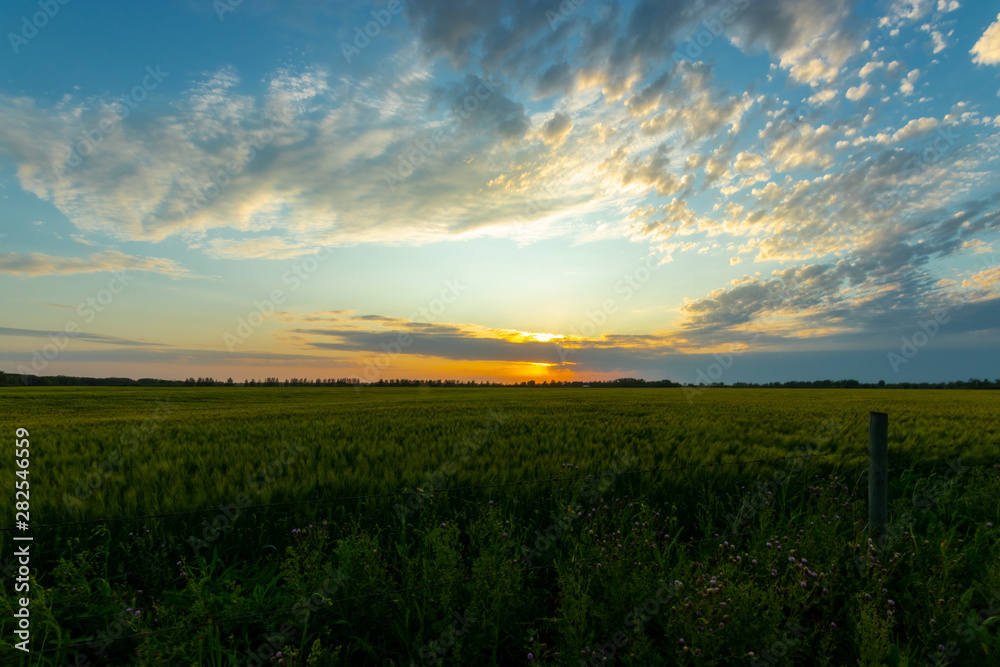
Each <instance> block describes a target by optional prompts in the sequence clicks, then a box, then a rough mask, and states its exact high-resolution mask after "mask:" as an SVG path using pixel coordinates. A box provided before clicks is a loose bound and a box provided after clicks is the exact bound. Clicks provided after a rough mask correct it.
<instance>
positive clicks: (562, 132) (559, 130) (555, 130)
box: [542, 111, 573, 145]
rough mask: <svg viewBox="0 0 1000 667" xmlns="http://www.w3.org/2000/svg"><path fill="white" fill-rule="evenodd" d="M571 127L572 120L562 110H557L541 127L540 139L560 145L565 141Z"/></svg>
mask: <svg viewBox="0 0 1000 667" xmlns="http://www.w3.org/2000/svg"><path fill="white" fill-rule="evenodd" d="M572 129H573V120H572V119H571V118H570V117H569V114H567V113H566V112H564V111H557V112H556V114H555V115H554V116H553V117H552V119H551V120H549V121H548V122H547V123H545V126H544V127H543V128H542V141H544V142H545V143H547V144H556V145H560V144H562V143H563V142H564V141H566V137H567V136H569V133H570V131H571V130H572Z"/></svg>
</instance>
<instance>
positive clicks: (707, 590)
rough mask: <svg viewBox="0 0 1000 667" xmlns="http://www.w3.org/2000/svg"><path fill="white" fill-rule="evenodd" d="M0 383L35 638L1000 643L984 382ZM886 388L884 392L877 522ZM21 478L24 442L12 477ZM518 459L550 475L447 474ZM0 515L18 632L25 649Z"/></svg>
mask: <svg viewBox="0 0 1000 667" xmlns="http://www.w3.org/2000/svg"><path fill="white" fill-rule="evenodd" d="M688 399H691V400H688ZM0 405H2V407H3V411H2V413H3V414H4V415H5V417H6V419H5V428H7V429H8V430H9V431H10V433H11V434H13V431H14V429H15V428H19V427H21V428H26V429H28V430H29V431H30V433H31V449H32V453H31V468H30V470H31V476H30V479H31V490H32V495H31V516H32V524H33V526H37V527H38V528H37V529H36V528H33V529H32V531H30V532H31V534H32V535H33V536H34V538H35V541H34V543H33V546H32V560H31V567H32V576H33V580H32V582H31V583H32V587H31V593H30V595H31V600H32V602H31V607H30V609H31V627H32V639H31V648H32V651H34V652H36V653H33V654H32V655H30V656H27V657H21V660H20V661H21V662H22V663H23V664H40V665H47V664H51V665H66V664H79V665H82V664H112V665H118V664H121V665H125V664H138V665H164V664H167V665H230V664H241V665H242V664H260V665H270V664H282V665H305V664H314V665H328V664H329V665H339V664H343V665H361V664H372V665H374V664H392V665H410V664H418V665H420V664H528V663H530V664H535V663H544V664H573V665H576V664H580V662H581V661H583V663H584V664H634V665H646V664H648V665H663V664H764V665H774V664H810V665H811V664H830V665H842V664H849V665H855V664H865V665H867V664H890V665H917V664H920V665H924V664H945V663H947V662H950V661H951V662H955V663H956V664H983V665H986V664H995V660H996V659H997V654H996V653H995V652H996V650H997V649H998V648H1000V646H998V639H997V636H998V635H997V632H998V631H997V623H998V622H1000V621H998V620H997V619H998V616H1000V556H998V554H1000V544H998V532H997V529H996V527H995V526H996V524H997V523H998V517H1000V478H998V474H997V473H998V469H997V468H995V467H994V464H995V463H997V461H998V457H997V453H998V449H1000V447H998V446H997V442H998V440H1000V424H998V423H997V420H996V407H997V398H996V394H995V393H991V392H972V391H961V392H959V391H905V390H885V391H878V390H857V391H851V390H829V391H826V390H801V391H796V390H761V389H758V390H746V391H743V390H730V389H723V390H705V391H703V392H702V393H700V394H698V395H695V396H691V395H687V396H686V395H685V394H684V393H683V392H682V390H680V389H677V390H635V391H632V390H593V391H591V390H519V389H474V390H469V389H437V390H421V389H400V390H386V389H380V390H362V391H361V392H360V393H358V392H355V391H354V390H353V389H244V388H220V389H214V388H191V389H185V388H178V389H133V388H130V389H112V388H100V389H76V388H59V389H21V388H17V389H14V390H0ZM868 410H884V411H887V412H888V413H889V414H890V464H891V469H890V501H891V505H890V521H891V525H890V530H889V535H888V543H887V544H885V545H883V547H882V548H881V549H874V550H871V549H869V547H868V545H867V542H866V536H865V530H864V527H865V523H866V520H867V504H866V490H867V481H866V479H867V477H866V473H867V458H866V444H867V434H866V429H867V412H868ZM810 455H813V456H811V457H810ZM784 456H789V457H793V458H789V459H788V460H784V461H783V460H777V461H768V462H762V463H751V464H739V463H737V462H738V461H746V460H757V459H780V458H781V457H784ZM707 464H711V465H707ZM693 466H699V467H693ZM653 468H657V469H659V468H671V470H665V471H660V472H644V471H649V470H650V469H653ZM678 468H684V469H678ZM16 479H17V478H15V477H14V471H13V469H12V468H11V466H10V465H5V466H4V469H3V474H2V488H4V489H8V490H10V491H9V493H10V497H11V500H12V502H13V488H14V482H15V480H16ZM524 480H542V481H540V482H537V483H532V484H525V485H510V486H491V487H489V488H471V489H470V488H462V489H459V490H453V491H448V492H443V491H441V490H442V489H454V488H456V487H467V486H475V485H499V484H510V483H515V482H521V481H524ZM415 488H419V489H420V490H419V491H414V489H415ZM400 492H404V493H401V494H400ZM381 494H400V495H389V496H383V495H381ZM371 495H379V496H380V497H374V498H372V497H358V496H371ZM341 496H351V497H352V499H350V500H337V501H335V502H314V503H301V504H296V505H283V506H278V507H261V505H267V504H271V503H281V502H299V501H304V500H317V499H324V498H327V499H328V498H337V497H341ZM204 509H207V510H209V511H207V512H200V513H192V514H184V515H180V516H169V517H157V518H142V519H136V520H130V521H121V522H110V523H96V524H95V523H84V524H75V525H68V526H60V527H49V528H42V527H41V526H42V525H43V524H52V523H63V522H78V521H89V520H92V519H96V518H113V517H121V516H129V515H139V514H168V513H174V512H185V511H189V510H204ZM12 522H13V512H10V513H9V518H7V519H5V520H4V522H3V523H2V525H0V527H8V528H9V527H11V525H12ZM5 535H7V536H8V537H5V538H4V542H3V552H2V553H3V555H2V561H0V569H2V570H3V571H4V574H5V576H4V580H5V584H6V585H5V587H4V600H3V605H2V606H3V607H4V611H3V616H2V618H0V633H2V634H0V659H2V658H5V657H8V656H9V657H13V658H15V659H17V658H18V657H20V656H23V654H22V653H21V652H20V651H17V650H15V649H13V643H14V642H15V641H17V639H16V638H15V636H14V634H13V630H14V627H15V624H14V619H13V614H14V611H15V610H16V609H17V608H18V606H17V602H16V599H15V598H16V597H17V596H16V595H15V593H14V592H13V588H12V585H11V582H10V580H9V579H10V577H11V573H12V560H11V554H12V551H13V546H12V544H13V543H12V542H11V540H10V538H9V535H10V533H5ZM14 569H16V567H15V568H14ZM176 628H181V629H176ZM143 633H145V634H143ZM75 642H88V643H85V644H82V645H77V646H75V647H73V648H61V647H65V646H66V645H67V644H70V643H75ZM48 650H51V652H49V653H39V652H42V651H48ZM278 653H280V656H277V654H278ZM605 658H606V661H605ZM12 664H16V662H15V663H12Z"/></svg>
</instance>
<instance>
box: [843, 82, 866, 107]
mask: <svg viewBox="0 0 1000 667" xmlns="http://www.w3.org/2000/svg"><path fill="white" fill-rule="evenodd" d="M871 89H872V86H871V84H870V83H868V82H867V81H865V82H864V83H862V84H861V85H860V86H851V87H850V88H848V89H847V92H846V93H844V96H845V97H846V98H847V99H849V100H851V101H852V102H857V101H858V100H860V99H861V98H863V97H864V96H865V95H867V94H868V93H869V92H870V91H871Z"/></svg>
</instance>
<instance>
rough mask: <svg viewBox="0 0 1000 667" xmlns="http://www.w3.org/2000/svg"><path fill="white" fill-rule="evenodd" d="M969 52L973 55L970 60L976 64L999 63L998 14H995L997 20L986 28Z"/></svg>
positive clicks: (999, 30) (999, 17) (999, 22)
mask: <svg viewBox="0 0 1000 667" xmlns="http://www.w3.org/2000/svg"><path fill="white" fill-rule="evenodd" d="M969 53H971V54H972V55H973V58H972V62H974V63H976V64H977V65H997V64H1000V14H997V20H996V21H994V22H993V23H991V24H990V25H989V27H988V28H986V32H984V33H983V36H982V37H980V38H979V41H978V42H976V43H975V45H974V46H973V47H972V50H970V51H969Z"/></svg>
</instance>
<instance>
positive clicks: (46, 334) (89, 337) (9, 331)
mask: <svg viewBox="0 0 1000 667" xmlns="http://www.w3.org/2000/svg"><path fill="white" fill-rule="evenodd" d="M0 336H23V337H27V338H62V337H63V336H68V337H70V338H76V339H78V340H85V341H89V342H91V343H104V344H106V345H137V346H142V347H146V346H156V347H162V346H163V344H162V343H150V342H147V341H143V340H130V339H128V338H118V337H117V336H105V335H104V334H89V333H84V332H82V331H76V332H72V333H70V332H65V331H58V332H54V331H42V330H41V329H14V328H11V327H0Z"/></svg>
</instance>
